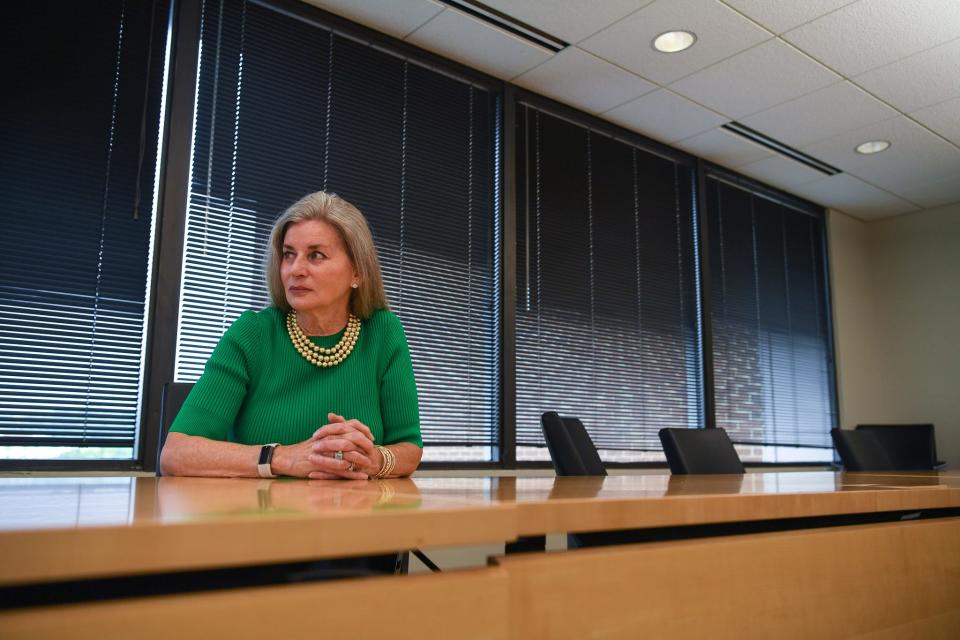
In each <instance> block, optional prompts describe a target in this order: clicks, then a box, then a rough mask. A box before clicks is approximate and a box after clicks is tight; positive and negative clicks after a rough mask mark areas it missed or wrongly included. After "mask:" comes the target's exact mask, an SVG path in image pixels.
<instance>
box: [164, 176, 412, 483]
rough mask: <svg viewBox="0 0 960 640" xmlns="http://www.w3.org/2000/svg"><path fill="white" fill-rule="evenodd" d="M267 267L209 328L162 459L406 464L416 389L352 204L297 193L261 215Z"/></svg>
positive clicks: (198, 468)
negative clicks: (256, 285)
mask: <svg viewBox="0 0 960 640" xmlns="http://www.w3.org/2000/svg"><path fill="white" fill-rule="evenodd" d="M266 277H267V283H268V285H269V289H270V297H271V301H272V303H273V304H272V306H270V307H268V308H267V309H264V310H263V311H259V312H253V311H247V312H245V313H244V314H243V315H241V316H240V317H239V318H238V319H237V321H236V322H234V323H233V325H232V326H231V327H230V328H229V329H228V330H227V332H226V333H225V334H224V336H223V338H221V340H220V343H219V344H218V345H217V347H216V349H215V350H214V352H213V354H212V355H211V356H210V359H209V360H208V361H207V365H206V368H205V369H204V372H203V375H202V376H201V377H200V380H199V381H197V384H196V385H195V386H194V388H193V390H192V391H191V393H190V396H189V397H188V398H187V400H186V402H185V403H184V405H183V408H182V409H181V410H180V413H179V414H178V415H177V418H176V420H175V421H174V423H173V426H172V427H171V429H170V434H169V435H168V436H167V441H166V445H165V446H164V449H163V454H162V456H161V458H160V468H161V470H162V472H163V473H164V474H165V475H189V476H254V477H256V476H260V477H274V476H280V475H283V476H297V477H308V478H315V479H334V478H347V479H366V478H386V477H398V476H407V475H410V474H411V473H413V471H414V470H415V469H416V468H417V465H419V464H420V456H421V453H422V447H423V442H422V440H421V438H420V418H419V408H418V404H417V388H416V383H415V381H414V377H413V368H412V365H411V362H410V352H409V350H408V348H407V342H406V338H405V336H404V333H403V327H402V326H401V325H400V321H399V319H397V317H396V316H395V315H394V314H393V313H392V312H391V311H390V310H389V309H388V306H387V297H386V293H385V292H384V289H383V281H382V277H381V275H380V262H379V260H378V258H377V252H376V248H375V247H374V244H373V237H372V236H371V234H370V229H369V227H368V226H367V222H366V220H365V219H364V217H363V214H361V213H360V211H358V210H357V209H356V207H354V206H353V205H351V204H350V203H348V202H347V201H345V200H343V199H342V198H340V197H338V196H336V195H334V194H328V193H324V192H317V193H312V194H310V195H308V196H306V197H304V198H303V199H301V200H300V201H299V202H297V203H295V204H294V205H293V206H291V207H290V208H289V209H287V211H286V212H284V214H283V215H282V216H280V218H279V219H278V220H277V222H276V223H275V224H274V226H273V231H272V233H271V236H270V246H269V249H268V256H267V265H266Z"/></svg>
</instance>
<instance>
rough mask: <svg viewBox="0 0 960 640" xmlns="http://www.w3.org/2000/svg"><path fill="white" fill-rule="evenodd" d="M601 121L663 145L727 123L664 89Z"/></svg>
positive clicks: (619, 109)
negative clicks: (635, 132)
mask: <svg viewBox="0 0 960 640" xmlns="http://www.w3.org/2000/svg"><path fill="white" fill-rule="evenodd" d="M601 117H603V118H604V119H605V120H609V121H611V122H615V123H617V124H619V125H621V126H623V127H626V128H628V129H633V130H634V131H639V132H640V133H642V134H644V135H647V136H650V137H651V138H656V139H657V140H661V141H663V142H674V141H676V140H682V139H683V138H689V137H690V136H693V135H696V134H698V133H701V132H703V131H706V130H708V129H712V128H714V127H716V126H717V125H719V124H723V123H724V122H726V121H727V118H725V117H724V116H722V115H720V114H718V113H714V112H713V111H710V110H709V109H705V108H703V107H701V106H700V105H697V104H694V103H692V102H690V101H689V100H687V99H686V98H684V97H681V96H678V95H677V94H675V93H673V92H671V91H669V90H667V89H659V90H657V91H654V92H653V93H650V94H647V95H645V96H643V97H640V98H637V99H636V100H631V101H630V102H628V103H626V104H623V105H620V106H619V107H617V108H615V109H611V110H610V111H607V112H606V113H604V114H603V115H602V116H601Z"/></svg>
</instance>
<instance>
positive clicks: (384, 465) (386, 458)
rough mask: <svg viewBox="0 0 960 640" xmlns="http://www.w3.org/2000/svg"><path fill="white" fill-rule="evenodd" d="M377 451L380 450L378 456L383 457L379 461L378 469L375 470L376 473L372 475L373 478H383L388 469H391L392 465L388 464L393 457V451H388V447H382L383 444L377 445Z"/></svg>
mask: <svg viewBox="0 0 960 640" xmlns="http://www.w3.org/2000/svg"><path fill="white" fill-rule="evenodd" d="M377 451H379V452H380V457H381V458H383V462H381V464H380V470H379V471H377V473H376V474H374V476H373V477H374V478H385V477H386V476H387V474H389V473H390V470H391V469H392V467H393V465H391V464H390V462H391V460H392V458H393V452H392V451H390V449H387V448H386V447H383V446H380V445H377Z"/></svg>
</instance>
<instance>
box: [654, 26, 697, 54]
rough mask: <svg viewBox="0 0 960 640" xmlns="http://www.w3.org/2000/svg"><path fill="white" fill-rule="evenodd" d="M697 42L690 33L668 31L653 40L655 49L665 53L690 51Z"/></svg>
mask: <svg viewBox="0 0 960 640" xmlns="http://www.w3.org/2000/svg"><path fill="white" fill-rule="evenodd" d="M696 41H697V36H696V35H694V34H693V33H692V32H690V31H667V32H666V33H661V34H660V35H658V36H657V37H656V38H654V39H653V48H654V49H656V50H657V51H662V52H663V53H677V52H678V51H683V50H684V49H689V48H690V47H692V46H693V43H694V42H696Z"/></svg>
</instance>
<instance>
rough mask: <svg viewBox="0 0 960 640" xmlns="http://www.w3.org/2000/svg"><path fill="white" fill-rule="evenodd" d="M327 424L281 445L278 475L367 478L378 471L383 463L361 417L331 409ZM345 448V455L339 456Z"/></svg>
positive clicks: (277, 454) (276, 455) (276, 454)
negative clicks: (306, 437) (298, 438)
mask: <svg viewBox="0 0 960 640" xmlns="http://www.w3.org/2000/svg"><path fill="white" fill-rule="evenodd" d="M327 420H329V424H326V425H324V426H322V427H320V428H319V429H317V430H316V431H315V432H314V434H313V435H312V436H311V437H310V438H308V439H307V440H304V441H303V442H298V443H297V444H292V445H282V446H279V447H277V449H276V451H275V452H274V457H273V464H272V466H273V470H274V473H276V474H278V475H285V476H296V477H300V478H311V479H314V480H336V479H340V478H343V479H347V480H366V479H368V478H369V477H371V476H373V475H376V473H377V471H379V470H380V467H381V465H382V464H383V456H382V454H381V453H380V452H379V451H377V449H376V446H375V445H374V441H373V434H372V433H371V432H370V429H369V428H368V427H367V426H366V425H365V424H363V423H362V422H360V421H359V420H347V419H346V418H344V417H343V416H338V415H337V414H335V413H328V414H327ZM337 451H342V452H343V459H337V458H336V457H335V455H336V452H337Z"/></svg>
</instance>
